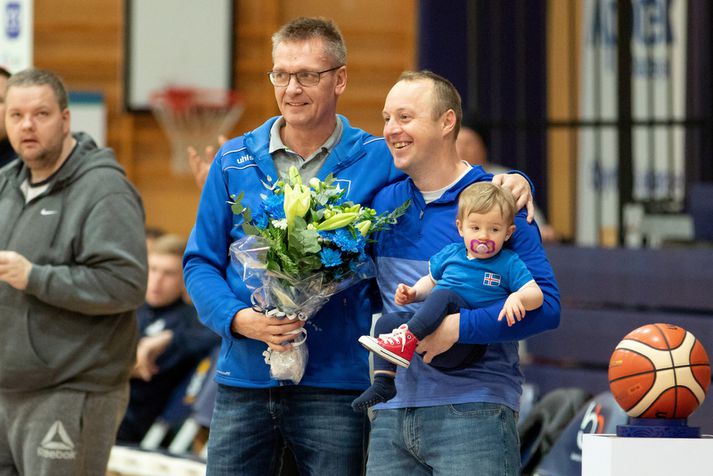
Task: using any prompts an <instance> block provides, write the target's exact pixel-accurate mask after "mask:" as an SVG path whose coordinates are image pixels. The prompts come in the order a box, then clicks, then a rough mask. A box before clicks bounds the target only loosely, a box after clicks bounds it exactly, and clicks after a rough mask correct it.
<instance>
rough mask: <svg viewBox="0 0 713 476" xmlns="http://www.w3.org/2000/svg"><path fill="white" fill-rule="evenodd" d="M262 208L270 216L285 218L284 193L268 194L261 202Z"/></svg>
mask: <svg viewBox="0 0 713 476" xmlns="http://www.w3.org/2000/svg"><path fill="white" fill-rule="evenodd" d="M262 208H263V210H265V212H266V213H267V215H268V216H269V217H270V218H275V219H277V220H279V219H281V218H285V197H284V195H275V194H270V195H268V196H267V198H266V199H265V200H264V201H263V202H262Z"/></svg>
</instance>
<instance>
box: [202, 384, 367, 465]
mask: <svg viewBox="0 0 713 476" xmlns="http://www.w3.org/2000/svg"><path fill="white" fill-rule="evenodd" d="M358 394H359V392H352V391H341V390H329V389H322V388H312V387H302V386H285V387H277V388H271V389H250V388H236V387H228V386H225V385H220V386H219V387H218V394H217V396H216V402H215V409H214V411H213V420H212V422H211V425H210V437H209V439H208V469H207V473H206V474H207V475H208V476H211V475H231V476H232V475H236V474H240V475H241V476H251V475H260V476H263V475H277V474H279V471H280V466H281V463H282V453H283V448H284V447H285V445H286V446H287V447H289V448H290V450H292V452H293V454H294V456H295V460H296V463H297V467H298V468H299V471H300V474H301V475H325V474H335V475H337V474H338V475H345V476H349V475H355V476H356V475H360V474H361V473H362V469H363V467H364V460H365V449H366V436H367V428H368V421H367V419H366V417H365V416H364V415H363V414H358V413H356V412H354V410H352V408H351V402H352V400H354V398H355V397H356V396H357V395H358Z"/></svg>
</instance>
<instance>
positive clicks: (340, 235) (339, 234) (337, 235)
mask: <svg viewBox="0 0 713 476" xmlns="http://www.w3.org/2000/svg"><path fill="white" fill-rule="evenodd" d="M356 235H357V236H354V234H353V233H352V232H351V231H350V230H349V229H347V228H339V229H337V230H335V232H334V237H333V238H332V241H334V243H335V244H336V245H337V246H338V247H339V249H340V250H342V251H348V252H350V253H358V252H360V251H361V250H363V249H364V245H365V243H366V240H364V237H363V236H361V233H357V234H356ZM360 242H361V243H360Z"/></svg>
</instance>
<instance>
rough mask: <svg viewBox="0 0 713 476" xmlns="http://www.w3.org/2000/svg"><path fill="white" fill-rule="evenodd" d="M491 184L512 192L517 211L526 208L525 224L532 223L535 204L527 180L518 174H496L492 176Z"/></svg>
mask: <svg viewBox="0 0 713 476" xmlns="http://www.w3.org/2000/svg"><path fill="white" fill-rule="evenodd" d="M493 183H494V184H495V185H500V186H501V187H503V188H505V189H508V190H510V192H512V194H513V196H514V197H515V201H516V202H517V209H518V210H519V209H521V208H522V207H524V206H527V222H528V223H532V220H533V219H534V218H535V202H534V201H533V198H532V190H530V183H529V182H528V181H527V179H525V177H523V176H522V175H520V174H498V175H495V176H493Z"/></svg>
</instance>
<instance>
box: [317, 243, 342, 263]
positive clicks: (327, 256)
mask: <svg viewBox="0 0 713 476" xmlns="http://www.w3.org/2000/svg"><path fill="white" fill-rule="evenodd" d="M319 257H320V259H321V261H322V264H323V265H324V266H325V267H326V268H333V267H335V266H339V265H340V264H342V254H341V253H340V252H339V251H337V250H333V249H331V248H322V251H320V252H319Z"/></svg>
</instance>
